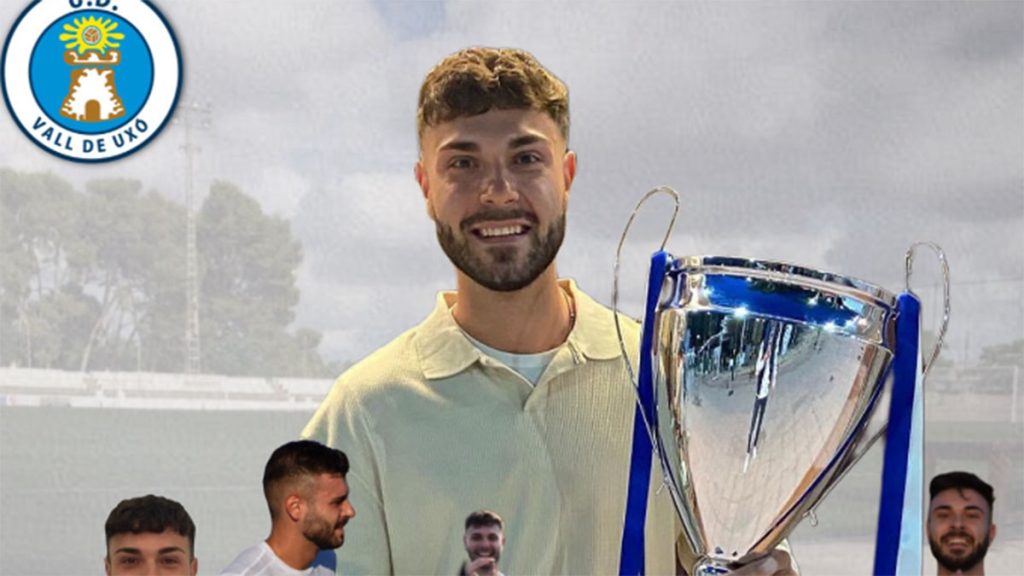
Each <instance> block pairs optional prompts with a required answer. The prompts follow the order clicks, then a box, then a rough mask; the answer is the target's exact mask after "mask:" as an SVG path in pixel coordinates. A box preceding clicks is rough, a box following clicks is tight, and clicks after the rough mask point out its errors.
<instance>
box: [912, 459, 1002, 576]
mask: <svg viewBox="0 0 1024 576" xmlns="http://www.w3.org/2000/svg"><path fill="white" fill-rule="evenodd" d="M929 492H930V494H931V504H930V506H929V510H928V543H929V545H930V546H931V549H932V555H933V556H935V560H936V561H937V562H938V565H939V571H938V574H939V576H951V575H953V574H963V575H965V576H984V574H985V553H986V552H988V547H989V544H991V543H992V540H994V539H995V537H996V526H995V524H993V523H992V503H993V502H995V496H994V495H993V492H992V486H990V485H989V484H988V483H986V482H985V481H983V480H982V479H980V478H978V477H977V476H975V475H974V474H971V473H969V472H947V473H946V474H940V475H938V476H936V477H934V478H932V482H931V485H930V487H929Z"/></svg>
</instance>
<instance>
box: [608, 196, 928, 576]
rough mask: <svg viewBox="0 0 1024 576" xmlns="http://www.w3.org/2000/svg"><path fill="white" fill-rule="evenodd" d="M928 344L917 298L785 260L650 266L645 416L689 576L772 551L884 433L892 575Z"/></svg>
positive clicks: (707, 259)
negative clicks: (921, 343)
mask: <svg viewBox="0 0 1024 576" xmlns="http://www.w3.org/2000/svg"><path fill="white" fill-rule="evenodd" d="M653 192H654V191H652V193H653ZM673 194H674V192H673ZM649 196H650V194H648V197H649ZM645 199H646V198H645ZM641 204H642V202H641ZM638 208H639V205H638ZM634 215H635V213H634ZM631 221H632V219H631V220H630V222H631ZM627 231H628V225H627ZM624 236H625V233H624ZM624 236H623V237H624ZM666 239H667V237H666ZM620 248H621V244H620ZM938 252H939V254H940V260H941V261H942V263H943V265H944V264H945V260H944V257H942V255H941V251H938ZM911 256H912V252H911V253H908V280H909V266H910V261H911ZM947 286H948V279H947ZM947 294H948V292H947ZM615 298H617V291H616V297H615ZM947 317H948V297H947ZM944 330H945V326H943V331H944ZM919 331H920V327H919V303H918V301H917V300H916V298H915V297H914V296H913V295H912V294H909V293H904V294H901V295H899V296H897V295H894V294H892V293H890V292H888V291H886V290H884V289H882V288H879V287H877V286H874V285H871V284H868V283H866V282H862V281H859V280H856V279H853V278H848V277H845V276H840V275H837V274H831V273H827V272H821V271H817V270H811V269H807V268H802V267H799V266H794V265H791V264H783V263H778V262H769V261H761V260H750V259H744V258H725V257H713V256H703V257H688V258H674V257H672V256H671V255H669V254H668V253H667V252H664V251H661V252H658V253H656V254H655V255H654V256H653V258H652V264H651V273H650V277H649V284H648V302H647V306H646V308H645V318H644V331H643V337H642V341H641V350H640V370H639V374H638V393H639V398H640V400H639V404H640V409H639V413H641V414H642V415H643V418H644V420H645V424H646V426H647V428H648V431H649V433H650V444H648V446H650V445H653V447H654V449H655V451H656V454H657V456H658V457H659V458H660V460H661V464H662V469H663V472H664V474H665V479H664V481H665V484H666V485H667V487H668V489H669V491H670V493H671V495H672V499H673V502H674V504H675V508H676V511H677V513H678V515H679V518H680V520H681V523H682V529H683V547H684V549H685V551H686V552H687V553H688V555H689V556H690V557H691V559H692V564H691V565H685V566H684V568H685V569H686V570H687V571H688V572H689V574H691V576H695V575H698V574H724V573H727V572H729V571H730V570H734V569H736V568H738V567H740V566H743V565H746V564H748V563H751V562H753V561H756V560H758V559H760V558H761V557H763V556H765V555H766V554H768V553H770V552H771V550H772V549H773V548H774V547H775V546H776V545H777V544H778V543H779V542H780V541H781V540H782V539H783V538H785V537H786V535H787V534H789V533H790V532H791V531H792V530H793V529H794V528H795V527H796V525H797V523H798V522H799V521H800V520H801V519H802V518H804V517H805V516H806V515H807V514H808V513H809V512H811V511H812V510H813V508H814V506H816V504H817V503H818V502H819V501H820V499H821V498H822V497H823V496H824V495H825V494H826V493H827V492H828V491H829V489H830V488H831V487H832V486H834V485H835V483H836V482H837V481H838V480H839V479H840V478H841V477H842V476H843V474H844V473H845V472H846V471H847V470H848V469H849V468H850V466H852V465H853V464H854V463H855V462H856V460H857V459H859V457H860V456H861V455H863V453H864V452H865V451H866V450H867V447H868V446H870V444H871V443H872V442H873V440H874V439H876V438H877V437H878V436H879V435H880V434H881V433H882V432H885V428H886V425H888V431H887V432H886V433H887V434H888V437H887V438H888V441H887V443H886V462H885V470H884V471H883V490H882V507H883V510H882V513H881V515H880V518H879V534H878V547H877V548H876V561H875V573H876V574H879V573H884V574H894V573H895V563H896V559H895V558H896V547H897V546H898V542H899V532H900V528H901V527H900V523H901V515H900V510H902V509H903V504H904V502H903V495H904V490H905V487H906V482H907V475H906V473H907V458H908V448H909V436H910V425H911V419H912V418H911V415H912V412H911V409H912V406H913V402H914V391H915V386H919V381H920V376H921V372H920V367H921V362H920V360H919V353H918V335H919ZM940 338H941V336H940ZM936 349H937V347H936ZM932 360H934V356H933V358H932ZM929 363H930V362H929ZM890 376H891V377H890ZM888 382H892V384H891V385H889V384H887V383H888ZM886 404H888V409H887V410H886V409H884V408H881V407H882V406H884V405H886ZM635 440H636V439H635ZM637 446H640V444H637V443H635V444H634V451H636V450H637V448H636V447H637ZM635 457H636V455H635V454H634V458H635ZM894 506H895V508H896V510H895V516H893V514H892V512H893V511H892V508H893V507H894ZM628 522H629V514H628V511H627V523H628ZM914 523H915V522H914V521H913V520H911V521H908V522H906V524H907V526H906V527H904V528H903V529H904V530H917V531H918V533H920V532H921V525H920V519H918V520H917V524H916V525H914ZM628 528H629V527H628V526H627V533H628V532H629V529H628ZM893 532H895V534H894V533H893ZM625 548H626V545H625V543H624V556H625ZM918 554H919V552H918ZM684 556H685V555H684ZM624 566H625V565H624ZM624 569H626V568H625V567H624ZM626 570H627V571H631V570H632V568H630V569H626ZM640 571H642V567H641V568H640ZM918 573H919V572H918Z"/></svg>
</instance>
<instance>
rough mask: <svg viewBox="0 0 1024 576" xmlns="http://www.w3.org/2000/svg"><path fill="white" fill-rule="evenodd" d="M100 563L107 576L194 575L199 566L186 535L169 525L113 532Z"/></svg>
mask: <svg viewBox="0 0 1024 576" xmlns="http://www.w3.org/2000/svg"><path fill="white" fill-rule="evenodd" d="M104 564H105V566H106V570H107V576H119V575H122V574H125V575H131V576H154V575H159V576H172V575H173V576H195V575H196V571H197V570H198V568H199V562H198V561H197V560H196V559H195V558H193V557H192V546H190V545H189V543H188V538H186V537H185V536H183V535H181V534H179V533H178V532H175V531H174V530H171V529H170V528H168V529H166V530H164V531H163V532H160V533H156V532H140V533H138V534H132V533H131V532H125V533H122V534H116V535H114V536H113V537H112V538H111V539H110V541H109V542H108V543H107V557H106V558H105V559H104Z"/></svg>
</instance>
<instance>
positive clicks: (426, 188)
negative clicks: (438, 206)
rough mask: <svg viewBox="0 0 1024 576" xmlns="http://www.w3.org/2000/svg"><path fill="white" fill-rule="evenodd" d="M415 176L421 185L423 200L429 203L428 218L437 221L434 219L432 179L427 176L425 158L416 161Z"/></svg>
mask: <svg viewBox="0 0 1024 576" xmlns="http://www.w3.org/2000/svg"><path fill="white" fill-rule="evenodd" d="M413 174H415V175H416V183H417V184H419V185H420V192H422V193H423V199H424V200H426V201H427V216H429V217H430V219H431V220H436V218H434V204H433V202H431V199H430V177H429V176H427V169H426V168H424V167H423V158H420V159H419V160H417V161H416V166H415V167H413Z"/></svg>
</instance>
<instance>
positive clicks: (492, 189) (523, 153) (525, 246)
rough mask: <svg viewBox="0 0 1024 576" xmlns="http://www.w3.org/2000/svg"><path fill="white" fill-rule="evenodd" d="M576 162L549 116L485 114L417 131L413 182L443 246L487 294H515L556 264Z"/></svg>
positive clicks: (530, 112) (523, 112) (521, 112)
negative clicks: (417, 154) (419, 137)
mask: <svg viewBox="0 0 1024 576" xmlns="http://www.w3.org/2000/svg"><path fill="white" fill-rule="evenodd" d="M575 174H576V156H575V154H574V153H573V152H569V151H567V150H566V147H565V140H564V139H563V138H562V135H561V133H560V132H559V130H558V126H557V125H556V124H555V122H554V120H552V119H551V118H550V117H549V116H548V115H546V114H544V113H542V112H537V111H534V110H491V111H489V112H487V113H485V114H480V115H477V116H470V117H465V118H457V119H455V120H452V121H450V122H444V123H442V124H439V125H437V126H431V127H428V128H427V129H426V130H424V132H423V138H422V142H421V157H420V161H419V162H418V163H417V164H416V179H417V181H418V182H419V184H420V188H421V189H422V191H423V195H424V197H425V198H426V201H427V210H428V212H429V214H430V217H431V218H432V219H433V220H434V223H435V225H436V227H437V238H438V241H439V242H440V244H441V248H442V249H443V250H444V251H445V254H447V255H448V258H449V259H450V260H451V261H452V263H453V264H454V265H455V267H456V268H458V270H459V271H460V272H461V273H462V274H464V275H466V276H468V277H469V278H470V279H472V280H473V281H474V282H476V283H477V284H480V285H482V286H485V287H487V288H489V289H491V290H497V291H513V290H519V289H520V288H523V287H525V286H527V285H529V284H530V283H532V282H533V281H534V280H535V279H536V278H537V277H538V276H539V275H540V274H541V273H543V272H544V271H545V270H547V269H548V267H549V266H550V265H551V263H552V262H553V261H554V258H555V255H556V254H557V253H558V249H559V248H560V247H561V245H562V239H563V238H564V236H565V210H566V206H567V204H568V199H569V188H570V186H571V185H572V180H573V178H574V176H575Z"/></svg>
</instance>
